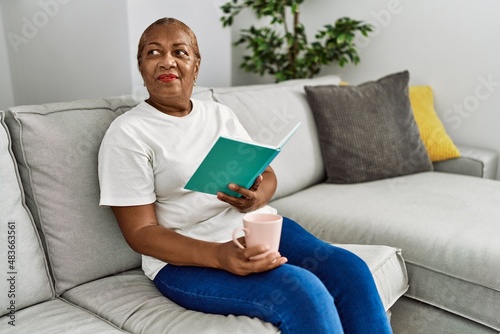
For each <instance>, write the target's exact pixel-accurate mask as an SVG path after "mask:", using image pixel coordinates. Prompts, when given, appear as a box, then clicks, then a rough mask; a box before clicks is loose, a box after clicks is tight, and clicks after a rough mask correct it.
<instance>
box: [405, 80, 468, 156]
mask: <svg viewBox="0 0 500 334" xmlns="http://www.w3.org/2000/svg"><path fill="white" fill-rule="evenodd" d="M410 102H411V107H412V109H413V114H414V116H415V121H416V122H417V125H418V128H419V130H420V137H421V138H422V141H423V142H424V144H425V147H426V148H427V152H428V153H429V157H430V159H431V161H433V162H436V161H441V160H447V159H451V158H458V157H460V151H459V150H458V148H457V147H456V146H455V144H454V143H453V141H452V140H451V138H450V137H449V136H448V133H447V132H446V129H445V128H444V126H443V123H442V122H441V120H440V119H439V117H438V115H437V113H436V111H435V110H434V98H433V94H432V89H431V87H429V86H410Z"/></svg>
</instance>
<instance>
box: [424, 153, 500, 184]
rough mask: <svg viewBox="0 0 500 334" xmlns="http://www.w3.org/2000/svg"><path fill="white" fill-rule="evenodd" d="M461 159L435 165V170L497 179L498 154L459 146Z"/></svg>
mask: <svg viewBox="0 0 500 334" xmlns="http://www.w3.org/2000/svg"><path fill="white" fill-rule="evenodd" d="M457 148H458V150H459V151H460V154H461V156H460V158H456V159H449V160H445V161H439V162H435V163H434V170H435V171H437V172H447V173H455V174H464V175H470V176H477V177H482V178H487V179H496V176H497V168H498V158H499V155H498V152H496V151H494V150H491V149H485V148H477V147H471V146H465V145H457Z"/></svg>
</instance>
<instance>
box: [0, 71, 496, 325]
mask: <svg viewBox="0 0 500 334" xmlns="http://www.w3.org/2000/svg"><path fill="white" fill-rule="evenodd" d="M339 83H340V78H339V77H338V76H324V77H318V78H315V79H305V80H291V81H287V82H283V83H278V84H263V85H249V86H240V87H196V88H195V91H194V93H193V98H197V99H210V100H216V101H219V102H221V103H224V104H226V105H229V106H230V107H231V108H232V109H233V110H234V111H235V113H236V114H237V116H238V117H239V118H240V120H241V121H242V123H243V125H244V126H245V127H246V129H247V130H248V132H249V133H250V135H251V136H252V137H253V138H254V139H256V140H258V141H264V142H268V143H273V141H277V140H279V139H280V138H281V135H282V133H286V132H287V129H288V128H289V127H291V126H293V125H295V124H296V122H298V121H301V122H302V126H301V128H300V129H299V131H297V133H296V134H295V135H294V137H292V139H290V141H289V142H288V143H287V144H286V146H285V148H284V149H283V151H282V152H281V153H280V155H279V156H278V157H277V158H276V159H275V160H274V161H273V163H272V166H273V168H274V170H275V171H276V174H277V177H278V189H277V192H276V194H275V196H274V198H273V200H272V202H271V205H272V206H274V207H275V208H277V209H278V211H279V212H280V213H281V214H283V215H285V216H288V217H290V218H292V219H295V220H296V221H297V222H299V223H300V224H301V225H303V226H304V227H305V228H306V229H308V230H309V231H311V232H312V233H314V234H315V235H317V236H318V237H320V238H322V239H324V240H326V241H328V242H330V243H332V244H336V245H338V246H340V247H344V248H346V249H349V250H351V251H352V252H354V253H355V254H357V255H358V256H360V257H361V258H362V259H363V260H364V261H365V262H366V263H367V264H368V266H369V267H370V269H371V271H372V274H373V276H374V279H375V282H376V285H377V288H378V291H379V294H380V296H381V298H382V301H383V303H384V306H385V308H386V310H387V312H388V315H389V316H390V318H391V324H392V326H393V329H394V332H395V333H454V334H456V333H464V334H465V333H468V334H469V333H498V332H499V331H500V316H499V315H500V314H499V311H498V310H500V275H499V274H498V273H499V272H500V261H499V260H500V246H499V243H498V240H500V226H499V225H498V223H499V222H500V206H499V205H498V203H500V187H499V185H500V184H499V183H498V181H497V180H495V178H496V170H497V163H498V154H497V153H496V152H494V151H491V150H487V149H480V148H472V147H468V146H460V145H458V146H457V147H458V149H459V150H460V153H461V155H460V157H456V158H453V159H448V160H442V161H439V162H436V163H434V164H432V165H431V169H430V170H428V171H419V172H414V173H409V174H408V173H407V174H405V175H400V176H393V177H384V178H382V179H378V180H372V181H366V182H356V183H350V184H348V183H346V184H339V183H332V182H330V181H328V175H327V171H326V168H325V162H324V160H325V159H324V152H323V149H324V148H323V147H321V145H322V144H321V143H320V139H319V135H318V126H319V125H320V124H318V120H317V119H315V116H314V115H313V111H312V108H311V101H310V100H309V97H308V95H306V92H305V87H316V86H323V85H326V86H337V85H339ZM143 99H144V96H137V95H135V96H119V97H106V98H96V99H87V100H79V101H70V102H61V103H50V104H44V105H31V106H16V107H12V108H9V109H7V110H5V111H1V112H0V124H1V126H0V151H1V152H0V170H1V183H0V184H1V192H0V218H1V221H0V238H1V240H2V242H1V245H2V247H1V250H0V255H1V261H0V263H1V265H0V267H1V274H0V275H1V278H2V279H1V280H0V290H1V297H0V306H1V307H0V332H1V333H51V334H53V333H155V334H156V333H217V334H219V333H278V332H279V331H278V330H277V328H275V327H274V326H273V325H271V324H269V323H265V322H263V321H261V320H259V319H256V318H249V317H245V316H239V315H230V316H222V315H214V314H205V313H200V312H194V311H189V310H185V309H183V308H182V307H180V306H178V305H176V304H175V303H173V302H171V301H170V300H168V299H167V298H165V297H164V296H163V295H161V293H159V292H158V291H157V289H156V288H155V287H154V285H153V284H152V282H150V281H149V280H148V279H147V278H146V277H145V276H144V275H143V273H142V271H141V269H140V265H141V263H140V255H139V254H136V253H135V252H134V251H132V250H131V249H130V248H129V247H128V245H127V244H126V242H125V241H124V239H123V237H122V235H121V233H120V231H119V228H118V226H117V224H116V221H115V219H114V216H113V214H112V212H111V210H110V208H108V207H102V206H99V204H98V202H99V184H98V179H97V153H98V150H99V145H100V142H101V139H102V137H103V135H104V133H105V131H106V129H107V127H108V126H109V124H110V123H111V122H112V121H113V120H114V119H115V118H116V117H119V116H120V115H121V114H123V113H125V112H127V111H128V110H130V109H131V108H133V107H134V106H135V105H137V104H138V103H139V102H140V101H141V100H143ZM345 131H350V129H345ZM228 239H230V236H228ZM304 261H305V262H304V266H314V265H316V264H317V261H321V258H309V259H305V260H304ZM270 298H271V299H270V302H272V296H270Z"/></svg>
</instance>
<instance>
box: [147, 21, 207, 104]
mask: <svg viewBox="0 0 500 334" xmlns="http://www.w3.org/2000/svg"><path fill="white" fill-rule="evenodd" d="M199 66H200V60H199V59H198V57H196V55H195V54H194V51H193V48H192V47H191V40H190V38H189V36H188V35H187V34H186V33H185V32H184V31H183V30H182V29H180V28H179V27H177V26H175V25H163V26H158V27H156V28H154V29H152V30H151V31H150V32H149V33H148V34H147V36H146V41H145V45H144V49H143V51H142V61H141V64H140V66H139V70H140V72H141V75H142V78H143V80H144V84H145V85H146V88H147V90H148V92H149V96H150V97H149V100H148V102H150V103H151V104H152V105H153V106H155V107H157V108H159V109H160V110H162V109H163V110H165V108H161V106H164V107H167V108H172V107H173V108H176V107H180V108H183V107H184V108H185V107H186V106H187V105H189V106H190V98H191V93H192V91H193V86H194V81H195V78H196V76H197V75H198V70H199Z"/></svg>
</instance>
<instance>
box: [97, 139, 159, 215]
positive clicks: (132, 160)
mask: <svg viewBox="0 0 500 334" xmlns="http://www.w3.org/2000/svg"><path fill="white" fill-rule="evenodd" d="M98 169H99V185H100V189H101V199H100V203H99V204H100V205H109V206H130V205H144V204H150V203H153V202H154V201H155V200H156V195H155V191H154V175H153V170H152V164H151V159H150V158H149V157H148V154H147V152H143V151H141V150H139V149H137V148H133V147H122V146H117V145H112V144H109V143H108V142H107V141H106V139H105V140H104V141H103V142H102V144H101V148H100V150H99V165H98Z"/></svg>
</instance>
